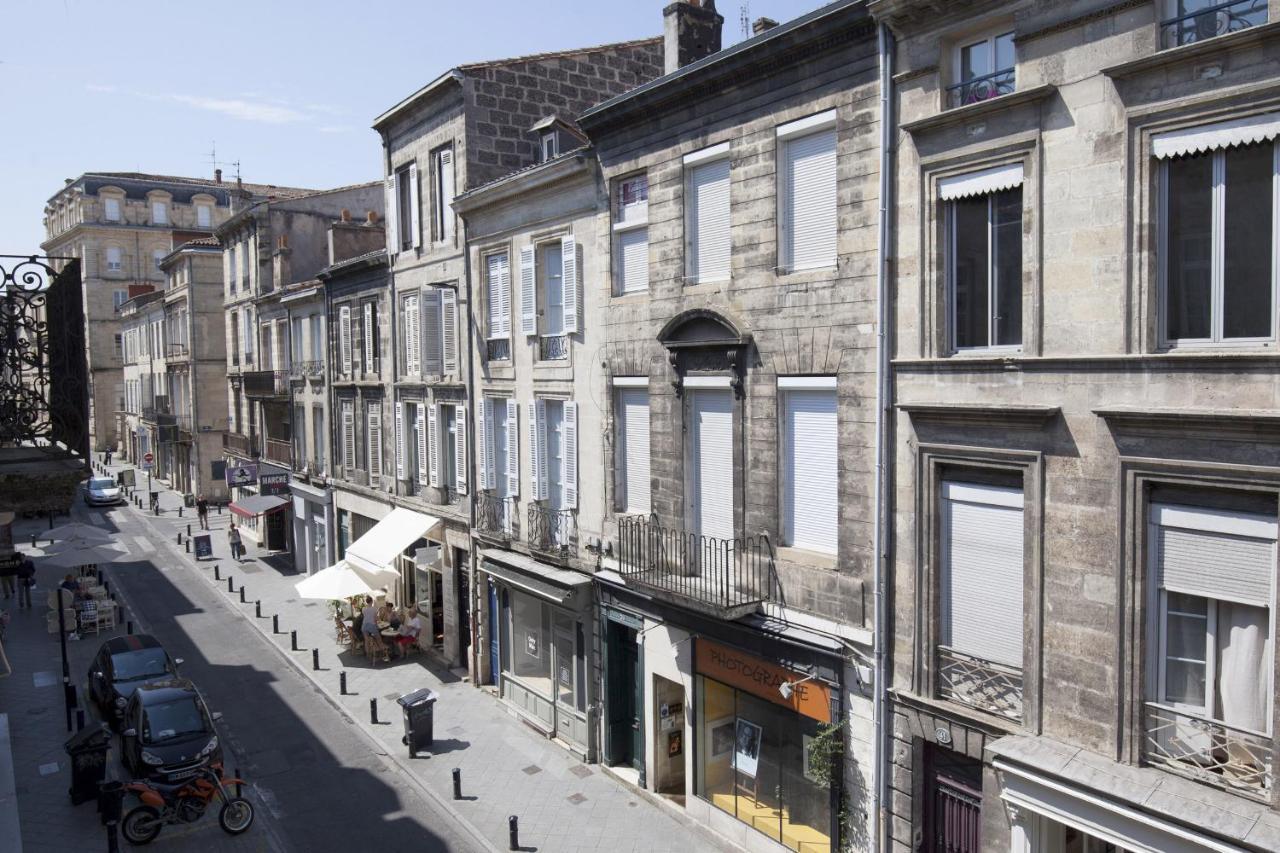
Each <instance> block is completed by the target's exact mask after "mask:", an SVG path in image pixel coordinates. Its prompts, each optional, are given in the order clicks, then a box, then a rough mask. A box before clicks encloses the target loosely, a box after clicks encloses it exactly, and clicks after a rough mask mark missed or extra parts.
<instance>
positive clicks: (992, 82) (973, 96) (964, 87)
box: [947, 68, 1015, 109]
mask: <svg viewBox="0 0 1280 853" xmlns="http://www.w3.org/2000/svg"><path fill="white" fill-rule="evenodd" d="M1014 83H1015V78H1014V70H1013V69H1012V68H1005V69H1002V70H1000V71H996V72H994V73H992V74H986V75H983V76H982V77H974V78H973V79H971V80H965V81H964V82H963V83H957V84H955V85H954V86H948V87H947V108H948V109H954V108H955V107H964V106H968V105H969V104H976V103H978V102H980V101H989V100H991V99H992V98H998V97H1000V96H1001V95H1009V94H1012V93H1013V90H1014Z"/></svg>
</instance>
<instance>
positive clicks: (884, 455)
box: [871, 23, 895, 850]
mask: <svg viewBox="0 0 1280 853" xmlns="http://www.w3.org/2000/svg"><path fill="white" fill-rule="evenodd" d="M876 43H877V47H878V51H879V56H880V228H879V234H878V237H877V244H878V245H877V258H878V260H879V264H878V266H877V269H876V310H877V312H878V315H879V316H878V318H877V322H876V355H877V358H876V419H875V423H876V482H875V499H874V504H875V512H876V523H875V530H874V533H873V537H872V538H873V541H874V549H875V563H874V569H873V571H874V587H875V591H874V596H875V626H874V632H875V639H874V656H875V676H874V677H875V696H874V700H873V703H872V730H873V731H874V736H875V750H874V755H875V758H874V761H873V772H872V794H871V803H872V809H873V828H872V838H873V839H874V842H873V849H876V850H887V849H888V844H887V840H888V839H887V838H886V833H885V828H886V827H887V826H888V825H889V820H888V815H887V814H886V809H887V802H888V797H887V794H886V789H887V785H886V782H887V780H888V777H889V773H888V767H887V766H886V765H887V762H888V760H889V757H890V756H891V755H892V754H893V753H892V750H891V749H890V748H889V738H890V737H891V733H890V732H889V715H888V714H887V713H886V711H887V708H886V705H887V699H888V685H887V684H886V683H885V682H886V678H887V674H888V666H887V661H886V657H887V656H886V651H885V633H886V631H887V630H888V624H887V622H888V618H887V595H886V575H887V573H888V568H889V561H888V551H889V548H888V545H887V543H888V542H889V541H890V531H889V529H888V528H889V524H890V523H891V519H892V515H891V513H889V512H888V510H887V507H886V504H887V501H888V494H889V470H890V457H889V454H890V453H891V452H892V449H893V448H892V446H891V443H890V442H889V441H888V440H887V438H886V436H887V432H888V426H889V414H890V413H891V412H892V406H893V397H892V393H893V392H892V387H891V385H890V375H889V347H890V339H889V334H888V331H887V330H888V328H889V323H890V318H891V316H892V311H891V306H890V297H889V293H890V287H889V237H890V234H891V230H892V223H891V220H890V216H891V213H892V210H893V205H892V203H891V202H892V199H891V193H892V189H893V172H892V169H893V162H894V160H893V144H894V130H895V127H894V117H893V58H894V56H893V47H894V46H893V35H892V34H891V33H890V32H889V28H888V26H887V25H886V24H884V23H881V24H880V25H879V27H878V29H877V33H876Z"/></svg>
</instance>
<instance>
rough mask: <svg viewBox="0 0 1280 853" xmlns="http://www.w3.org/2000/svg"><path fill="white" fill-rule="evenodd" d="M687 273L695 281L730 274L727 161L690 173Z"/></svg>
mask: <svg viewBox="0 0 1280 853" xmlns="http://www.w3.org/2000/svg"><path fill="white" fill-rule="evenodd" d="M688 206H689V275H690V277H692V278H694V279H696V280H698V281H715V280H717V279H724V278H728V277H729V253H730V248H731V247H730V235H729V160H728V159H727V158H725V159H721V160H714V161H712V162H710V163H703V164H701V165H698V166H694V167H693V168H692V169H691V170H690V172H689V188H688Z"/></svg>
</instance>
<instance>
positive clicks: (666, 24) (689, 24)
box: [662, 0, 724, 74]
mask: <svg viewBox="0 0 1280 853" xmlns="http://www.w3.org/2000/svg"><path fill="white" fill-rule="evenodd" d="M662 20H663V25H662V48H663V69H662V71H663V73H664V74H670V73H671V72H673V71H678V70H680V69H681V68H683V67H685V66H686V65H688V64H690V63H692V62H697V61H698V60H699V59H702V58H703V57H704V56H710V55H711V54H713V53H716V52H717V51H719V50H720V28H721V27H722V26H724V18H723V17H722V16H720V15H719V14H717V13H716V0H677V2H675V3H672V4H670V5H669V6H667V7H666V8H665V9H663V10H662Z"/></svg>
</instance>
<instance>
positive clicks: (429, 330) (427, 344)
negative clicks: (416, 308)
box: [419, 287, 444, 376]
mask: <svg viewBox="0 0 1280 853" xmlns="http://www.w3.org/2000/svg"><path fill="white" fill-rule="evenodd" d="M419 313H420V315H421V322H422V372H423V373H424V374H426V375H428V376H439V375H440V374H441V373H443V372H444V364H443V360H442V358H441V356H442V355H443V354H444V347H443V346H442V344H441V342H440V337H441V336H440V291H439V289H437V288H434V287H432V288H429V289H427V290H425V291H423V293H422V309H421V311H420V312H419Z"/></svg>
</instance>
